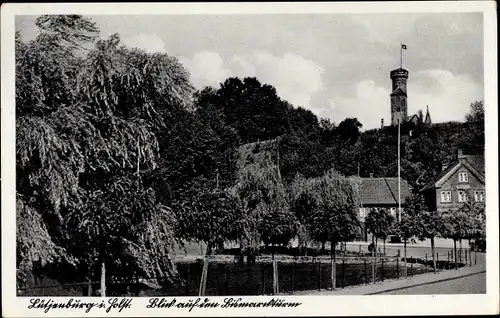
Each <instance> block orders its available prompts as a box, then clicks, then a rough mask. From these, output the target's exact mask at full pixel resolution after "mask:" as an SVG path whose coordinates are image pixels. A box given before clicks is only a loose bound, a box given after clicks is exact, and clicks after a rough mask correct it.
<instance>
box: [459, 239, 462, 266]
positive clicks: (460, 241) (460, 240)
mask: <svg viewBox="0 0 500 318" xmlns="http://www.w3.org/2000/svg"><path fill="white" fill-rule="evenodd" d="M458 242H459V243H460V263H462V253H463V252H462V239H459V241H458Z"/></svg>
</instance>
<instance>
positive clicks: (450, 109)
mask: <svg viewBox="0 0 500 318" xmlns="http://www.w3.org/2000/svg"><path fill="white" fill-rule="evenodd" d="M410 75H411V74H410ZM410 85H411V86H410ZM408 91H409V92H408V94H409V96H408V107H409V108H410V109H409V111H413V112H414V113H415V112H416V111H417V109H425V106H426V105H429V110H430V112H431V117H432V120H433V121H434V122H444V121H463V120H464V117H465V114H466V113H468V112H469V106H470V104H471V103H472V102H474V101H476V100H483V99H484V91H483V89H482V86H481V85H479V84H478V83H477V82H475V81H474V80H473V79H472V78H471V77H469V76H467V75H461V74H453V73H452V72H450V71H448V70H444V69H430V70H425V71H419V72H416V73H415V74H414V75H413V78H412V81H411V82H408Z"/></svg>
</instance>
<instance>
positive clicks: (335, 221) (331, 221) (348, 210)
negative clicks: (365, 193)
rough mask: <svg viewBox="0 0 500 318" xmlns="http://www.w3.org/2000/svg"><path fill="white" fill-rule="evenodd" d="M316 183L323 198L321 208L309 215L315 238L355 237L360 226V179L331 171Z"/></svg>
mask: <svg viewBox="0 0 500 318" xmlns="http://www.w3.org/2000/svg"><path fill="white" fill-rule="evenodd" d="M315 186H316V187H317V188H316V191H317V192H318V193H319V196H320V197H321V201H320V204H319V207H320V208H319V209H318V210H316V211H315V210H313V211H311V212H310V213H309V215H308V216H307V221H308V223H309V228H310V231H311V237H312V238H313V239H314V240H316V241H318V242H327V241H329V242H332V244H335V243H336V242H341V241H348V240H351V239H353V238H354V237H355V236H356V234H357V233H358V231H359V229H360V224H359V220H358V215H357V213H358V206H359V205H358V202H359V184H358V182H356V180H354V179H349V178H345V177H343V176H341V175H340V174H338V173H336V172H335V171H328V172H327V173H326V174H325V175H324V176H323V177H322V178H320V179H319V180H318V181H317V182H316V183H315ZM314 212H316V213H314Z"/></svg>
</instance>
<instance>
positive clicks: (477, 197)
mask: <svg viewBox="0 0 500 318" xmlns="http://www.w3.org/2000/svg"><path fill="white" fill-rule="evenodd" d="M484 176H485V166H484V155H465V154H464V153H463V151H462V150H458V152H457V158H456V160H454V161H453V162H451V163H449V164H447V165H445V166H443V169H442V171H441V173H439V174H438V175H436V176H435V177H434V178H433V179H432V180H431V181H429V183H427V184H426V185H425V186H424V187H423V188H422V189H421V190H420V192H421V193H422V194H423V195H424V197H425V200H426V203H427V206H428V207H429V209H430V210H431V211H443V210H449V209H452V208H456V207H459V206H461V205H462V204H464V203H465V202H469V201H475V202H483V203H484V201H485V181H484Z"/></svg>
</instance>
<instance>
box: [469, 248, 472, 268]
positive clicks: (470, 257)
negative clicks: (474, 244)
mask: <svg viewBox="0 0 500 318" xmlns="http://www.w3.org/2000/svg"><path fill="white" fill-rule="evenodd" d="M469 267H472V251H471V250H469Z"/></svg>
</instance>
